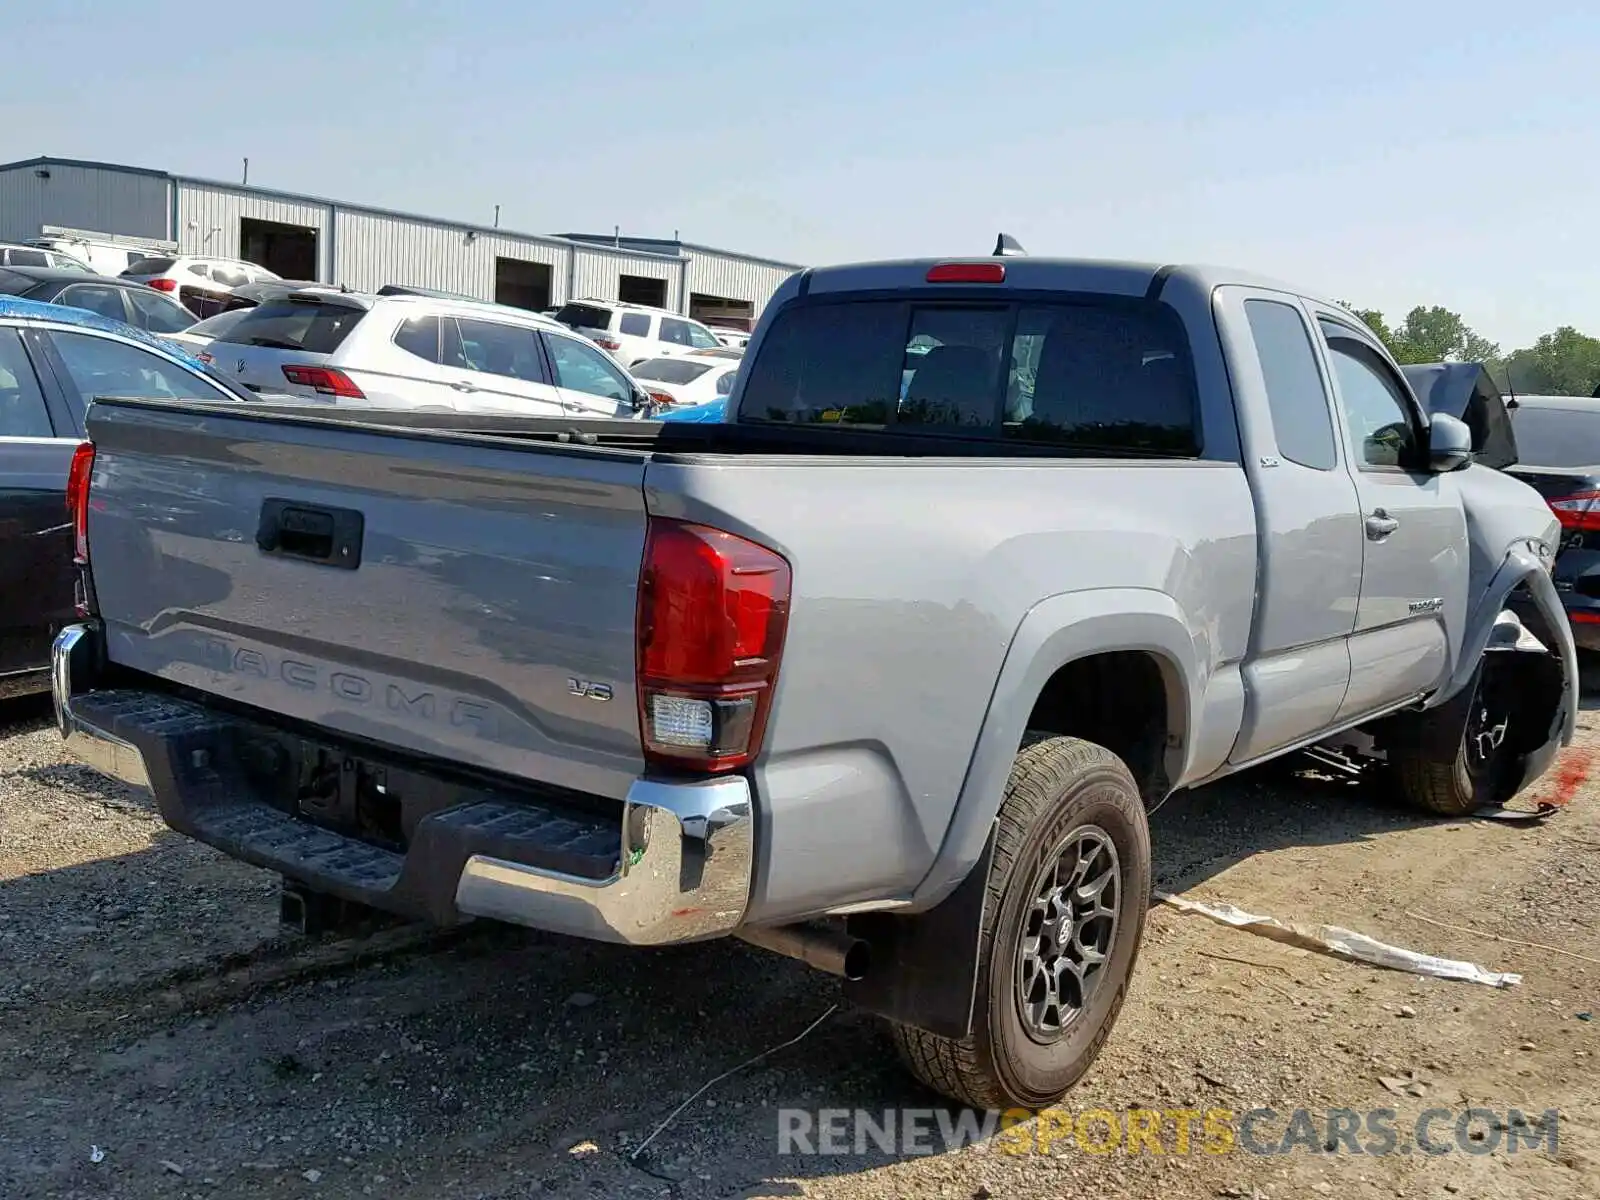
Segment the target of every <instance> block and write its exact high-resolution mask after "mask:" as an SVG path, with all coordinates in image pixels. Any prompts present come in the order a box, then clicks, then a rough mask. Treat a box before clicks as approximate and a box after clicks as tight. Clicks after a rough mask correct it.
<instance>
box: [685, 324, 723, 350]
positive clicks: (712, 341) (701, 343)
mask: <svg viewBox="0 0 1600 1200" xmlns="http://www.w3.org/2000/svg"><path fill="white" fill-rule="evenodd" d="M687 328H688V330H689V344H690V345H691V346H693V347H694V348H695V349H696V350H715V349H716V348H717V347H718V346H720V345H722V343H721V342H719V341H717V339H716V338H715V337H714V336H712V333H711V331H710V330H709V329H703V328H701V327H700V326H699V325H696V324H694V323H693V322H690V323H689V324H688V326H687Z"/></svg>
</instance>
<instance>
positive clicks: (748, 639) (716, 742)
mask: <svg viewBox="0 0 1600 1200" xmlns="http://www.w3.org/2000/svg"><path fill="white" fill-rule="evenodd" d="M789 585H790V575H789V564H788V563H787V562H786V561H784V559H783V558H782V557H781V556H780V555H778V554H777V553H775V552H774V551H772V550H768V549H767V548H766V547H765V546H758V545H756V544H755V543H754V542H749V541H746V540H745V539H744V538H741V537H735V536H734V535H733V534H731V533H724V532H722V531H721V530H720V529H711V528H708V527H707V526H704V525H690V524H687V523H685V522H681V521H669V520H665V519H662V518H660V517H652V518H650V529H649V533H648V535H647V536H646V538H645V549H644V567H643V570H642V571H641V572H640V574H639V611H638V618H637V623H636V626H635V635H636V637H637V641H638V675H639V723H640V726H641V732H642V734H643V738H644V751H645V757H646V758H647V759H648V760H650V761H651V762H652V763H654V764H656V765H658V766H675V767H680V768H682V767H688V768H691V769H696V770H702V771H731V770H734V769H735V768H738V767H742V766H744V765H745V764H746V763H748V762H750V761H751V760H752V759H753V758H755V756H756V755H757V754H758V753H759V752H760V750H761V735H762V733H763V731H764V730H765V727H766V723H767V711H768V709H769V708H770V707H771V705H772V689H773V687H774V685H775V684H776V682H777V678H778V661H779V659H780V657H781V656H782V653H783V634H784V629H785V627H786V626H787V624H788V619H789Z"/></svg>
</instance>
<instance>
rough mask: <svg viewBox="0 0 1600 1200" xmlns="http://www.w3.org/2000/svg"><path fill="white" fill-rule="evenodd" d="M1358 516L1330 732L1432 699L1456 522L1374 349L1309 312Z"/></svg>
mask: <svg viewBox="0 0 1600 1200" xmlns="http://www.w3.org/2000/svg"><path fill="white" fill-rule="evenodd" d="M1317 325H1318V328H1319V332H1320V334H1321V342H1322V348H1323V350H1324V353H1325V354H1326V356H1327V362H1328V367H1329V374H1330V375H1332V377H1333V380H1334V385H1335V389H1336V396H1337V401H1338V409H1339V412H1340V416H1341V420H1340V422H1339V424H1340V426H1341V428H1342V430H1343V438H1344V444H1345V450H1346V453H1347V455H1348V457H1349V460H1350V464H1351V475H1352V477H1353V478H1354V480H1355V486H1356V492H1357V494H1358V496H1359V498H1360V505H1361V529H1362V540H1361V546H1362V571H1361V600H1360V603H1359V605H1358V606H1357V609H1356V624H1355V631H1354V633H1353V634H1352V635H1351V639H1350V689H1349V691H1348V692H1347V693H1346V695H1345V699H1344V703H1343V705H1341V706H1340V709H1339V720H1340V721H1341V722H1346V721H1351V720H1354V719H1356V718H1358V717H1361V716H1363V715H1365V714H1367V713H1371V712H1375V711H1377V710H1379V709H1382V708H1387V707H1389V706H1391V705H1394V704H1398V703H1400V702H1402V701H1404V700H1406V699H1408V698H1410V697H1413V696H1417V695H1420V694H1421V693H1423V692H1426V691H1429V690H1431V689H1432V688H1434V687H1435V686H1436V685H1437V684H1438V683H1439V682H1440V680H1441V679H1442V678H1443V677H1444V676H1445V674H1446V673H1447V672H1448V670H1449V668H1450V645H1451V639H1450V637H1449V633H1448V631H1449V630H1451V629H1459V628H1460V627H1461V625H1462V623H1463V622H1464V621H1465V619H1466V612H1465V608H1466V575H1467V539H1466V517H1465V514H1464V513H1463V511H1462V507H1461V500H1460V497H1459V495H1458V493H1457V491H1456V484H1455V481H1454V480H1453V479H1451V478H1450V477H1449V476H1448V475H1435V474H1432V473H1430V472H1428V471H1427V470H1426V462H1425V460H1426V453H1427V450H1426V448H1427V421H1426V418H1425V417H1424V415H1423V412H1422V408H1421V406H1420V405H1419V404H1418V403H1417V402H1416V398H1415V397H1414V396H1413V395H1412V394H1411V390H1410V388H1408V387H1407V386H1406V384H1405V382H1404V380H1403V379H1402V378H1401V377H1400V374H1399V372H1398V371H1396V370H1395V369H1394V367H1393V366H1392V365H1391V364H1390V363H1389V361H1388V359H1387V358H1386V357H1385V356H1384V355H1383V354H1382V353H1381V352H1380V351H1379V349H1378V348H1377V345H1376V343H1375V341H1374V339H1373V338H1372V337H1371V336H1370V334H1368V332H1367V331H1366V330H1365V329H1362V328H1358V327H1357V324H1356V322H1355V321H1354V320H1352V319H1347V318H1346V317H1344V316H1341V315H1339V314H1336V313H1333V312H1327V311H1321V310H1319V311H1318V314H1317Z"/></svg>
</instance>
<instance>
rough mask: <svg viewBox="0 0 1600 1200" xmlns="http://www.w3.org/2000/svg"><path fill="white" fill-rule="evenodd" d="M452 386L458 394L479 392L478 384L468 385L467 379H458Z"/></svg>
mask: <svg viewBox="0 0 1600 1200" xmlns="http://www.w3.org/2000/svg"><path fill="white" fill-rule="evenodd" d="M450 386H451V387H453V388H455V390H456V391H458V392H475V391H477V390H478V385H477V384H475V383H468V382H467V381H466V380H465V379H458V380H456V381H455V382H454V383H452V384H451V385H450Z"/></svg>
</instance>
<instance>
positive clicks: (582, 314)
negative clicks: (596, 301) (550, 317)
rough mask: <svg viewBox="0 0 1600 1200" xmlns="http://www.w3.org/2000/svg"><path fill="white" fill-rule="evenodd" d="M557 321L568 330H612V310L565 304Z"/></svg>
mask: <svg viewBox="0 0 1600 1200" xmlns="http://www.w3.org/2000/svg"><path fill="white" fill-rule="evenodd" d="M556 320H558V321H560V322H561V323H562V324H563V325H565V326H566V327H567V328H568V329H610V328H611V310H610V309H609V308H600V307H597V306H596V305H593V304H563V305H562V306H561V311H560V312H558V313H556Z"/></svg>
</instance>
